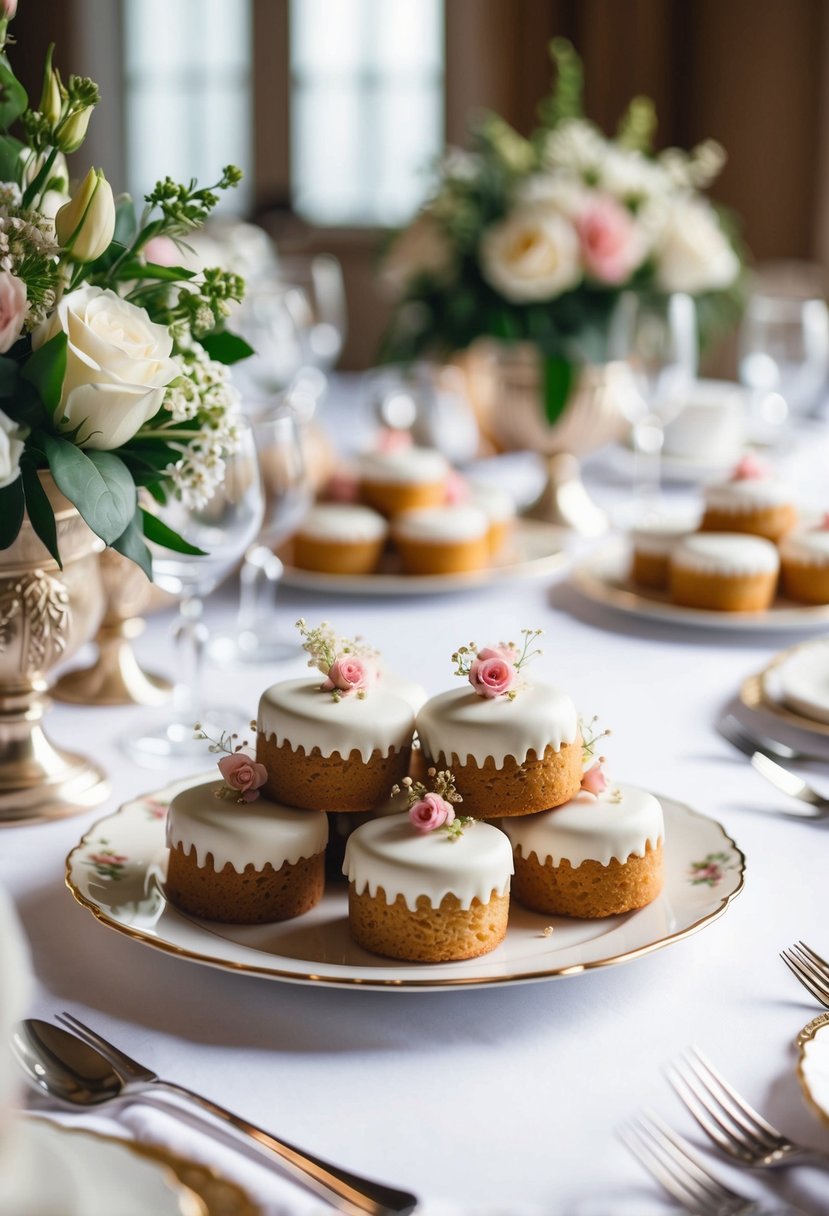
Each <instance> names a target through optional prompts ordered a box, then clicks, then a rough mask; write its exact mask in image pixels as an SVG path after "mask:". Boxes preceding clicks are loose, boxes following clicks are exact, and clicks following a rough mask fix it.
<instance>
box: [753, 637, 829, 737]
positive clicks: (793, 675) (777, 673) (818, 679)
mask: <svg viewBox="0 0 829 1216" xmlns="http://www.w3.org/2000/svg"><path fill="white" fill-rule="evenodd" d="M763 686H764V691H767V692H768V695H769V697H770V698H771V699H772V700H773V701H775V702H777V703H780V704H782V705H784V706H785V707H786V708H787V709H790V710H793V711H794V712H795V713H797V714H799V715H800V716H801V717H803V718H806V719H807V720H808V721H810V722H814V723H821V724H822V725H824V726H829V638H818V639H816V640H815V641H813V642H804V643H803V645H802V646H796V647H794V648H793V649H792V650H789V651H787V652H786V653H785V654H783V655H780V656H779V657H778V659H777V661H776V662H775V663H774V665H773V666H772V667H770V668H769V669H768V670H767V671H766V673H765V675H764V677H763Z"/></svg>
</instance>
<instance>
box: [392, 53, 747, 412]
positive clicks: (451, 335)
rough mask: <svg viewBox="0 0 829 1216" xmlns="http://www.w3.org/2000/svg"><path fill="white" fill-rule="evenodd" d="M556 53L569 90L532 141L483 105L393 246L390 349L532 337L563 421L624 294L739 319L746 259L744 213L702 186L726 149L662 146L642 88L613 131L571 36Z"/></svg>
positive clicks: (442, 350)
mask: <svg viewBox="0 0 829 1216" xmlns="http://www.w3.org/2000/svg"><path fill="white" fill-rule="evenodd" d="M551 52H552V55H553V59H554V61H555V64H556V68H557V75H556V84H555V88H554V91H553V92H552V94H551V95H550V96H549V97H547V98H546V99H545V100H544V101H543V102H542V103H541V105H540V107H539V116H540V125H539V126H538V128H537V129H536V130H535V131H534V132H533V133H532V135H531V136H530V138H529V139H525V138H524V137H522V136H521V135H519V134H518V133H517V132H516V131H515V130H513V129H512V128H511V127H510V126H509V125H508V124H507V123H506V122H504V121H503V120H502V119H501V118H500V117H499V116H497V115H495V114H492V113H490V114H486V115H484V116H483V117H482V118H481V119H480V120H478V121H477V122H476V123H475V124H474V125H473V127H472V132H471V136H472V138H471V145H470V149H469V150H468V151H457V150H451V151H449V152H448V154H447V155H446V157H445V158H444V160H443V162H442V164H441V165H440V166H439V171H438V180H437V185H436V189H435V191H434V193H433V195H432V197H431V198H430V199H429V200H428V201H427V203H426V204H425V205H424V207H423V208H422V210H421V211H420V213H419V214H418V215H417V216H416V217H415V219H414V221H413V222H412V223H411V225H410V226H409V227H408V228H406V229H405V230H404V231H403V232H401V233H400V234H398V235H397V237H396V238H395V239H394V240H393V242H392V244H391V246H390V248H389V250H388V252H387V254H386V257H385V260H384V271H385V276H386V279H387V281H389V282H390V283H391V285H392V286H393V288H395V289H396V290H397V292H398V295H399V299H398V303H397V306H396V309H395V312H394V314H393V318H392V322H391V325H390V328H389V330H388V332H387V334H386V338H385V342H384V355H385V357H387V358H389V359H393V360H401V361H407V360H409V359H412V358H415V357H418V356H420V355H422V354H424V353H427V352H429V353H438V354H448V353H451V352H455V351H458V350H462V349H464V348H466V347H468V346H469V345H470V344H471V343H472V342H473V341H474V340H475V339H478V338H481V337H489V338H495V339H500V340H502V341H505V342H509V343H515V342H531V343H533V344H534V345H535V346H536V347H537V348H538V350H539V352H540V354H541V355H542V357H543V358H544V360H545V379H546V386H545V387H546V393H545V396H546V407H547V415H548V420H549V421H551V422H552V421H554V420H555V418H556V416H557V415H558V413H559V412H560V411H561V409H562V408H563V405H564V403H565V401H566V397H567V392H568V390H569V387H570V384H571V381H572V376H573V370H574V368H576V367H578V366H579V365H583V364H587V363H592V364H598V363H601V362H602V361H604V359H605V358H606V339H607V331H608V325H609V321H610V318H611V316H612V314H613V310H614V307H615V305H616V302H617V300H618V298H619V296H620V293H621V292H623V291H626V290H631V291H635V292H640V293H653V294H657V295H659V294H669V293H672V292H684V293H688V294H690V295H692V296H693V297H694V298H695V300H696V303H697V313H698V318H699V323H700V328H701V331H702V333H703V335H705V334H708V333H711V332H712V331H715V330H717V329H718V328H722V327H723V326H724V325H726V324H729V323H730V322H731V321H733V320H734V319H735V318H736V316H737V315H738V306H739V299H740V276H741V258H740V255H739V253H738V250H737V246H736V243H735V237H734V234H733V230H732V227H733V226H732V223H731V221H730V220H729V218H728V217H727V216H726V215H725V214H724V213H723V212H721V211H720V210H718V209H716V208H715V207H714V206H713V205H712V204H711V203H710V202H709V201H708V200H707V199H706V198H705V196H704V195H703V193H702V192H703V190H704V189H705V188H707V187H708V185H709V184H710V183H711V181H712V180H713V179H714V178H715V177H716V175H717V173H718V172H719V170H720V169H721V167H722V165H723V163H724V153H723V150H722V149H721V148H720V146H719V145H718V144H716V143H714V142H713V141H708V142H705V143H702V144H700V145H699V146H698V147H696V148H695V149H693V151H691V152H690V153H686V152H683V151H680V150H679V149H676V148H668V149H666V150H664V151H662V152H659V153H655V152H654V150H653V139H654V134H655V128H656V118H655V114H654V109H653V106H652V104H651V102H650V101H648V100H647V99H645V98H635V99H634V100H633V101H632V102H631V103H630V106H629V108H628V110H627V112H626V113H625V115H624V116H623V118H622V120H621V122H620V124H619V129H618V131H617V134H616V136H615V137H614V138H612V139H608V138H607V137H606V136H605V135H604V134H603V133H602V132H601V131H600V130H599V128H598V127H597V126H595V125H594V124H593V123H592V122H590V121H588V120H587V119H586V118H585V117H584V114H583V109H582V68H581V62H580V60H579V58H578V56H577V54H576V52H575V51H574V50H573V48H572V47H571V46H570V45H569V43H567V42H564V41H562V40H556V41H555V42H553V44H552V46H551Z"/></svg>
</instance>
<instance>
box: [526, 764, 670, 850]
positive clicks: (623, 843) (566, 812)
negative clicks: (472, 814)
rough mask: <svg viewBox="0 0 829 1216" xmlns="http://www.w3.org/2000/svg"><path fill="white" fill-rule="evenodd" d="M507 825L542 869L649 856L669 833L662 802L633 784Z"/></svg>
mask: <svg viewBox="0 0 829 1216" xmlns="http://www.w3.org/2000/svg"><path fill="white" fill-rule="evenodd" d="M615 791H618V794H619V795H620V797H619V800H618V801H615V799H616V792H615ZM502 827H503V830H504V831H505V832H506V834H507V836H509V838H510V840H511V841H512V843H513V846H514V847H515V849H516V850H517V851H520V853H521V856H522V857H525V858H526V857H530V856H531V855H533V854H534V855H535V857H536V858H537V859H538V861H539V862H540V863H541V865H545V864H547V863H548V862H549V863H551V864H552V865H554V866H558V865H560V864H561V862H562V861H569V862H570V865H571V866H572V867H573V868H574V869H576V868H577V867H578V866H580V865H582V863H583V862H585V861H597V862H598V863H599V864H600V865H603V866H606V865H609V864H610V862H611V861H612V860H613V858H615V859H616V860H617V861H621V862H625V861H627V859H628V857H630V856H631V854H633V855H634V856H636V857H644V856H645V850H646V847H647V845H648V844H650V846H651V848H655V847H656V844H657V842H658V841H659V840H660V839H662V838H663V836H664V832H665V827H664V823H663V818H662V807H661V806H660V804H659V801H658V800H657V799H656V798H654V796H653V794H649V793H647V791H646V790H640V789H637V788H636V787H635V786H632V785H619V786H612V787H611V788H609V789H607V790H605V791H604V793H602V794H599V795H598V797H597V796H596V795H594V794H588V793H586V792H585V791H582V793H580V794H577V795H576V797H575V798H573V799H571V801H570V802H566V803H565V804H564V806H560V807H556V809H555V810H553V811H542V812H541V814H539V815H520V816H515V817H514V818H510V819H504V820H503V821H502Z"/></svg>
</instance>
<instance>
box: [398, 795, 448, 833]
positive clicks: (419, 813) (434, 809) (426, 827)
mask: <svg viewBox="0 0 829 1216" xmlns="http://www.w3.org/2000/svg"><path fill="white" fill-rule="evenodd" d="M454 818H455V808H454V807H453V806H452V803H451V802H447V801H446V799H445V798H441V796H440V794H424V795H423V797H422V798H420V799H419V800H418V801H417V802H415V803H414V804H413V805H412V806H411V807H410V809H409V819H410V820H411V821H412V824H413V826H414V827H416V828H417V830H418V832H434V830H435V828H442V827H443V825H444V824H445V823H452V821H453V820H454Z"/></svg>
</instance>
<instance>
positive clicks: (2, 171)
mask: <svg viewBox="0 0 829 1216" xmlns="http://www.w3.org/2000/svg"><path fill="white" fill-rule="evenodd" d="M15 9H16V2H15V0H3V3H2V4H0V51H2V49H3V48H4V47H5V46H6V45H7V43H8V41H9V36H8V25H9V21H10V20H11V18H12V17H13V16H14V11H15ZM53 49H54V48H53V47H50V49H49V52H48V55H47V58H46V64H45V69H44V77H43V88H42V93H41V97H40V100H39V103H38V106H37V108H36V109H35V108H33V107H32V106H31V105H30V104H29V100H28V98H27V96H26V92H25V90H24V89H23V87H22V85H21V84H20V83H19V81H18V80H17V79H16V77H15V76H14V73H13V71H12V69H11V67H10V66H9V63H8V59H7V57H6V55H5V53H2V54H0V549H2V548H8V546H9V545H11V544H12V543H13V541H14V540H15V538H16V536H17V535H18V533H19V531H20V527H21V524H22V522H23V518H24V512H25V513H27V514H28V517H29V520H30V522H31V525H32V527H33V529H34V531H35V532H36V534H37V535H38V536H39V537H40V539H41V540H42V541H43V544H44V545H45V546H46V548H47V549H48V550H49V552H50V553H51V555H52V556H53V557H54V559H55V560H56V561H57V562H58V563H59V564H60V554H59V552H58V548H57V539H56V528H55V518H54V511H53V508H52V506H51V504H50V501H49V498H48V495H47V493H46V491H45V490H44V487H43V484H42V480H41V474H42V473H43V472H44V471H46V470H48V471H49V472H51V475H52V477H53V479H54V482H55V484H56V486H57V488H58V490H60V491H61V493H62V494H63V495H64V496H65V497H66V498H68V499H69V501H70V502H71V503H73V504H74V506H75V507H76V508H77V509H78V511H79V513H80V514H81V516H82V517H83V519H84V520H85V521H86V523H87V524H88V525H89V527H90V528H91V529H92V531H93V532H94V533H95V534H96V535H97V536H99V537H100V538H101V540H103V541H104V543H105V544H107V545H109V546H111V547H112V548H114V549H116V550H118V551H119V552H120V553H122V554H124V555H125V556H126V557H128V558H131V559H133V560H134V561H136V562H138V563H139V564H140V565H141V566H142V567H143V568H144V569H145V570H146V572H147V574H148V575H151V572H152V564H151V556H150V551H149V549H148V547H147V544H146V541H147V540H150V541H153V542H155V543H156V544H159V545H161V546H164V547H167V548H171V549H176V550H179V551H182V552H185V553H195V554H198V553H200V550H198V549H195V548H194V547H193V546H192V545H189V544H188V543H187V542H186V541H185V540H183V539H182V538H181V537H179V536H178V535H177V534H176V533H175V532H173V531H172V530H171V529H169V528H168V527H167V526H166V525H165V524H163V523H162V522H161V520H160V519H159V518H158V517H157V515H155V514H154V513H153V511H152V509H151V507H152V499H155V500H156V501H158V502H160V503H163V502H165V501H166V499H167V497H168V495H170V494H173V495H176V496H178V497H180V498H182V499H183V500H185V501H186V502H188V503H189V504H192V505H195V506H200V505H203V504H204V503H205V502H206V501H207V499H208V498H209V497H210V495H211V493H212V492H213V490H214V488H215V487H216V486H217V485H218V484H219V482H220V481H221V479H222V477H223V474H224V458H225V456H226V455H227V454H228V453H229V452H231V451H233V450H234V448H235V446H236V444H237V434H236V424H235V422H234V416H233V415H234V409H235V406H236V394H235V390H234V389H233V388H232V387H231V385H230V383H229V380H228V371H227V368H226V366H225V365H226V364H228V363H232V362H234V361H235V360H237V359H239V358H243V357H245V356H246V355H248V354H250V353H251V351H250V347H248V345H247V343H245V342H244V341H243V340H242V339H241V338H239V337H237V336H236V335H234V334H232V333H231V332H229V331H228V330H227V329H226V328H225V318H226V317H227V315H228V313H229V311H230V307H231V304H232V302H234V301H237V300H239V299H241V297H242V293H243V289H244V284H243V282H242V280H241V279H240V278H239V277H238V276H237V275H235V274H228V273H225V272H223V271H221V270H218V269H206V270H204V271H203V272H202V273H199V274H196V273H195V272H193V271H191V270H188V269H186V268H185V267H183V266H180V265H175V264H169V263H170V262H171V261H173V262H174V261H175V258H170V257H169V256H158V260H154V257H153V253H154V251H156V253H157V254H158V255H162V254H165V253H167V254H168V253H169V250H170V249H172V251H173V253H174V254H175V253H176V252H178V251H179V250H181V249H184V248H186V247H185V246H184V240H185V238H186V237H187V236H188V234H190V233H191V232H192V231H194V230H195V229H197V228H198V227H199V226H200V225H201V224H202V223H203V222H204V220H205V219H206V217H207V216H208V215H209V214H210V212H211V211H212V210H213V208H214V207H215V205H216V203H217V202H218V198H219V192H220V191H223V190H226V189H229V188H232V187H233V186H235V185H237V184H238V182H239V180H240V177H241V174H240V172H239V170H238V169H236V168H235V167H234V166H232V165H229V166H228V167H227V168H225V169H224V171H223V172H222V175H221V177H220V179H219V181H218V182H217V183H216V184H215V185H214V186H212V187H210V188H207V189H205V188H201V189H200V188H199V187H198V185H197V183H196V182H195V181H191V182H189V183H188V184H186V185H178V184H176V183H175V182H173V181H171V180H170V179H169V178H167V179H165V180H164V181H162V182H159V183H158V184H157V185H156V187H155V189H154V190H153V191H152V192H151V193H150V194H149V195H147V196H146V199H145V205H144V207H143V209H142V210H141V212H140V214H139V213H138V212H137V211H136V208H135V206H134V204H133V202H132V200H131V199H130V198H128V197H122V198H120V199H119V200H118V201H116V200H115V199H114V198H113V193H112V189H111V187H110V185H109V183H108V182H107V180H106V178H105V176H104V174H103V173H102V172H101V170H99V169H94V168H91V169H90V170H89V172H88V173H87V175H86V177H85V178H84V180H83V181H82V182H81V183H80V184H79V185H77V186H76V187H74V188H73V189H72V190H71V193H69V192H68V191H69V181H68V173H67V168H66V161H65V154H66V153H69V152H75V151H76V150H77V149H78V148H79V147H80V145H81V144H82V142H83V139H84V136H85V134H86V130H87V126H88V124H89V121H90V118H91V116H92V112H93V110H94V107H95V106H96V104H97V103H98V100H99V91H98V86H97V85H96V84H95V82H94V81H92V80H90V79H88V78H86V77H81V76H70V77H69V78H68V80H67V81H66V82H65V83H64V81H63V80H62V78H61V75H60V73H59V71H58V69H57V68H56V67H55V66H54V65H53ZM13 129H14V130H15V131H16V132H17V133H16V134H13V133H12V130H13ZM162 263H163V264H162Z"/></svg>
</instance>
